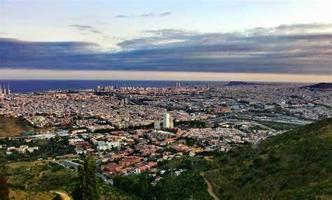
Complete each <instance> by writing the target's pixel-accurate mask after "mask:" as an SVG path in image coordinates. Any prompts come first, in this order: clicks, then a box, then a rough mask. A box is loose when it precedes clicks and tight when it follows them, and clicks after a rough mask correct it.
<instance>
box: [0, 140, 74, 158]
mask: <svg viewBox="0 0 332 200" xmlns="http://www.w3.org/2000/svg"><path fill="white" fill-rule="evenodd" d="M68 143H69V142H68V138H67V137H58V136H57V137H55V138H51V139H49V140H47V139H45V140H35V141H31V142H26V141H25V140H24V139H3V140H0V145H1V144H6V145H7V146H14V147H19V146H20V145H28V146H38V147H39V149H38V150H36V151H34V152H33V153H25V154H20V153H18V152H13V153H12V154H10V155H8V156H6V159H7V160H8V161H16V162H19V161H34V160H37V159H39V158H44V159H47V158H49V157H56V156H61V155H65V154H70V153H74V147H73V146H71V145H68Z"/></svg>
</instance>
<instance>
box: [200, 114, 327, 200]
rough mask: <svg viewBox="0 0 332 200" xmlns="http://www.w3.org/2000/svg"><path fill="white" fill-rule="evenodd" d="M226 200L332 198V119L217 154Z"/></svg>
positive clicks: (218, 180)
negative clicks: (253, 144) (259, 142)
mask: <svg viewBox="0 0 332 200" xmlns="http://www.w3.org/2000/svg"><path fill="white" fill-rule="evenodd" d="M216 160H217V161H218V162H219V167H218V169H216V170H211V171H208V172H206V173H205V174H206V175H205V177H206V178H207V179H208V180H209V182H210V183H211V185H212V186H213V191H214V193H215V194H216V195H217V196H219V198H220V199H332V119H326V120H323V121H320V122H318V123H314V124H310V125H306V126H303V127H301V128H299V129H296V130H292V131H289V132H287V133H284V134H281V135H278V136H274V137H271V138H269V139H267V140H265V141H263V142H262V143H261V144H259V145H257V146H255V147H254V148H253V147H251V146H249V145H248V146H244V147H240V148H234V149H233V150H231V151H230V152H228V153H225V154H222V155H219V156H217V158H216Z"/></svg>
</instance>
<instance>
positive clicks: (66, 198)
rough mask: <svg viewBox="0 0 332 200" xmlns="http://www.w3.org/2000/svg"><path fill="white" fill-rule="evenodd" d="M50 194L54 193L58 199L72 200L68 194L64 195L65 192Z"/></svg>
mask: <svg viewBox="0 0 332 200" xmlns="http://www.w3.org/2000/svg"><path fill="white" fill-rule="evenodd" d="M52 192H54V193H56V194H58V195H60V197H61V199H62V200H72V199H71V198H70V196H68V194H67V193H65V192H61V191H52Z"/></svg>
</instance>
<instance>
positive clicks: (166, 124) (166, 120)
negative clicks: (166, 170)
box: [163, 113, 174, 129]
mask: <svg viewBox="0 0 332 200" xmlns="http://www.w3.org/2000/svg"><path fill="white" fill-rule="evenodd" d="M173 127H174V124H173V119H172V117H171V115H170V114H169V113H164V116H163V128H164V129H168V128H173Z"/></svg>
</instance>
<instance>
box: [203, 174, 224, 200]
mask: <svg viewBox="0 0 332 200" xmlns="http://www.w3.org/2000/svg"><path fill="white" fill-rule="evenodd" d="M200 175H201V176H202V177H203V179H204V181H205V183H206V184H207V186H208V187H207V191H208V193H209V194H210V196H211V197H212V198H213V199H214V200H220V199H219V198H218V197H217V195H216V194H214V192H213V190H212V185H211V183H210V182H209V181H208V180H207V179H206V178H205V176H204V172H201V173H200Z"/></svg>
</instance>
